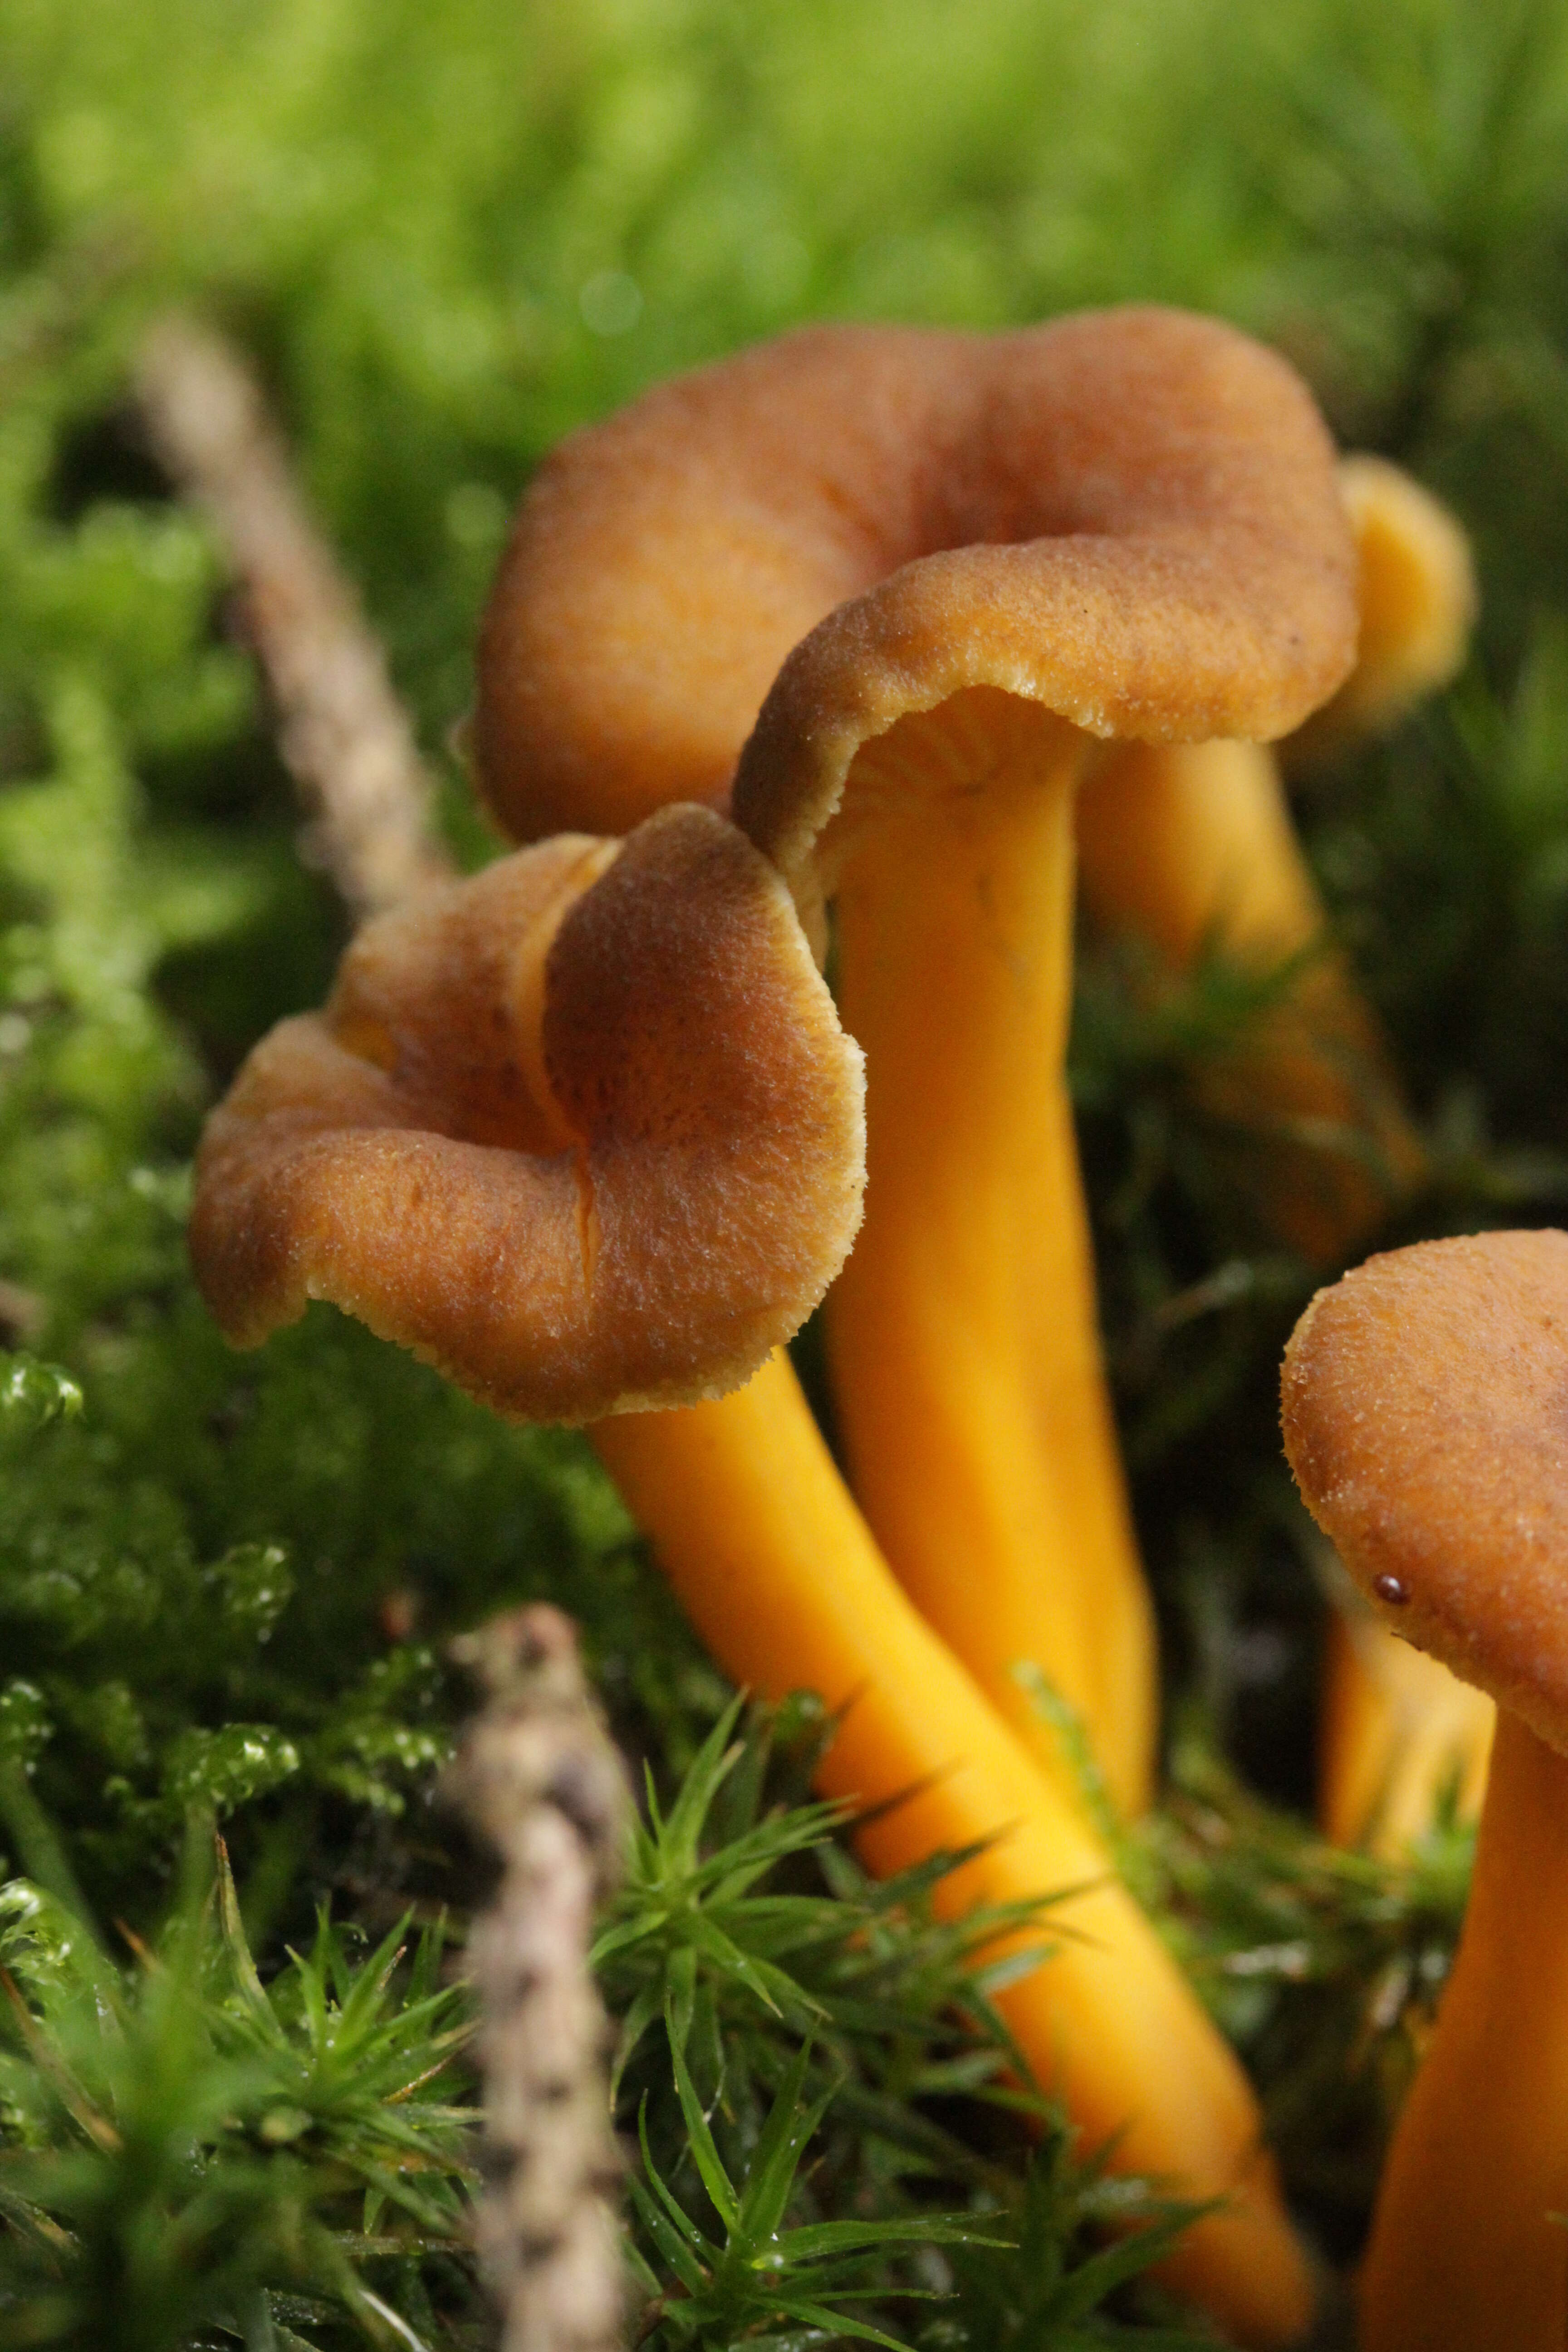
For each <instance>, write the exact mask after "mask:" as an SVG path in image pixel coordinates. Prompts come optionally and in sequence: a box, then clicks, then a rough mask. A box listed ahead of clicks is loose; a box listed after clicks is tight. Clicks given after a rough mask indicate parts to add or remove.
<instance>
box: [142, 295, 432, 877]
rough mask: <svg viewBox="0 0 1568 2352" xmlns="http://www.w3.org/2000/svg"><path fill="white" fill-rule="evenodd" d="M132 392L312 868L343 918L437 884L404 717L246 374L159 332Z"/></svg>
mask: <svg viewBox="0 0 1568 2352" xmlns="http://www.w3.org/2000/svg"><path fill="white" fill-rule="evenodd" d="M137 390H138V393H139V395H140V399H141V403H142V410H143V413H144V415H145V416H146V419H147V425H148V429H149V432H150V434H151V436H152V440H153V446H154V448H155V449H156V451H157V454H158V456H159V457H160V458H161V459H162V461H163V464H164V465H165V466H166V467H168V468H169V471H170V472H171V473H172V474H173V475H174V478H175V479H176V480H177V481H178V482H179V483H180V484H181V485H182V487H183V488H185V489H186V490H188V491H189V492H190V494H191V495H192V496H193V497H194V498H195V499H197V500H198V501H199V502H200V503H201V505H203V506H204V507H205V509H206V510H207V512H208V514H209V515H210V516H211V518H212V520H213V521H214V523H215V525H216V529H217V530H218V533H219V536H220V538H221V539H222V541H223V542H224V545H225V546H226V549H227V551H228V555H229V560H230V562H232V564H233V566H234V570H235V573H236V575H237V580H238V582H239V584H240V588H241V591H242V594H243V603H244V612H245V618H246V625H247V629H248V631H249V634H250V636H251V639H252V641H253V643H254V645H255V647H256V651H257V654H258V657H259V659H260V661H261V664H262V667H263V668H264V669H265V671H266V673H267V678H268V684H269V686H270V687H271V689H272V694H273V697H274V699H275V701H276V703H277V706H278V711H279V722H280V723H279V740H280V744H281V749H282V752H283V757H284V759H285V760H286V761H287V762H288V764H289V769H290V771H291V772H292V773H293V775H294V778H295V780H296V782H298V783H299V785H300V789H301V791H302V793H304V795H305V797H306V800H307V803H309V805H310V810H311V814H312V821H311V824H310V830H309V834H308V835H307V842H306V848H307V854H308V855H309V856H310V860H311V862H312V863H313V864H316V865H319V866H322V867H324V868H325V870H326V872H327V873H328V874H329V875H330V876H331V879H332V881H333V882H334V884H335V885H336V887H337V888H338V890H339V891H340V892H341V894H342V897H343V898H344V899H345V900H346V901H347V903H348V906H349V908H351V910H352V911H353V914H354V915H355V917H356V918H357V917H360V916H364V915H370V914H374V913H375V912H376V911H377V910H378V909H379V908H384V907H390V906H393V905H395V903H396V902H397V901H398V900H399V899H401V898H407V897H408V896H409V894H410V893H411V892H412V891H415V890H417V889H420V888H422V887H424V886H425V885H426V884H427V883H429V882H433V881H438V880H440V879H442V878H443V877H445V876H446V875H447V874H448V873H449V871H450V866H449V862H448V860H447V857H446V856H445V854H444V852H443V851H442V850H441V849H440V847H439V846H438V845H437V842H436V840H435V838H434V835H433V834H432V831H431V826H430V799H431V782H430V778H429V775H428V774H427V772H426V769H425V767H424V765H423V763H422V762H421V761H420V758H419V753H418V751H417V749H416V745H415V741H414V736H413V732H412V730H411V729H410V727H409V724H408V719H407V716H406V714H405V711H404V709H403V707H402V705H401V704H400V703H399V701H398V699H397V698H396V696H395V694H394V692H393V690H392V688H391V686H390V684H389V683H388V680H387V676H386V665H385V662H384V657H383V655H382V651H381V647H380V646H379V645H378V644H377V642H376V640H375V637H374V635H373V634H372V632H371V631H370V629H369V628H368V627H367V626H366V625H365V621H364V618H363V614H362V613H361V611H360V608H359V603H358V600H357V598H356V597H355V595H354V593H353V589H352V587H351V586H350V585H349V583H348V582H347V581H346V580H345V579H344V578H343V575H342V572H341V571H340V570H339V568H338V565H337V562H335V560H334V558H333V556H332V553H331V549H330V548H329V547H328V545H327V543H326V541H324V540H323V539H322V537H321V533H320V532H319V531H318V530H317V529H316V527H315V525H314V524H313V522H312V521H311V520H310V515H309V513H308V511H307V509H306V506H305V501H304V499H303V496H302V494H301V492H300V488H299V485H298V483H297V481H296V480H295V478H294V474H293V471H292V469H291V468H290V466H289V459H288V456H287V453H286V451H285V449H284V446H283V444H282V441H281V440H280V438H279V436H278V434H277V433H276V431H275V430H274V428H273V426H272V425H271V424H270V422H269V421H268V416H267V414H266V410H265V408H264V406H263V404H262V399H261V395H260V393H259V392H258V388H257V386H256V384H255V383H254V382H253V380H252V378H251V376H250V374H249V373H248V371H247V369H246V367H245V365H244V363H243V362H242V361H241V360H240V359H239V358H238V357H237V354H236V353H235V352H233V351H232V350H230V348H229V346H228V345H227V344H226V343H225V342H224V341H221V340H220V339H219V338H218V337H217V336H216V335H215V334H213V333H212V332H210V331H208V330H207V329H205V328H203V327H198V326H196V325H195V324H194V323H193V322H192V321H191V320H187V319H184V318H180V317H177V316H176V317H167V318H164V319H163V320H160V321H159V323H158V324H157V325H156V326H155V327H154V328H153V331H152V332H151V333H150V334H149V335H148V337H147V339H146V341H145V342H144V343H143V345H142V353H141V358H140V363H139V366H138V371H137Z"/></svg>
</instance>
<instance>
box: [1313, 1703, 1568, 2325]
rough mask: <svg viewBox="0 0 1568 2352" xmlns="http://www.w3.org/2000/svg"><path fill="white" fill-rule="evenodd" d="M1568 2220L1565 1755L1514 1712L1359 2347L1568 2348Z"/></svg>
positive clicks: (1393, 2172)
mask: <svg viewBox="0 0 1568 2352" xmlns="http://www.w3.org/2000/svg"><path fill="white" fill-rule="evenodd" d="M1565 2213H1568V1758H1565V1757H1563V1756H1561V1755H1559V1754H1557V1753H1556V1751H1555V1750H1554V1749H1552V1748H1548V1747H1546V1746H1545V1745H1544V1744H1543V1743H1542V1741H1541V1740H1539V1739H1538V1738H1536V1736H1535V1734H1534V1733H1533V1732H1532V1731H1531V1730H1529V1729H1528V1728H1527V1727H1525V1725H1524V1724H1522V1723H1521V1721H1520V1719H1519V1718H1518V1717H1517V1716H1513V1715H1510V1713H1509V1712H1508V1711H1507V1710H1506V1709H1504V1710H1500V1713H1499V1717H1498V1727H1497V1739H1496V1742H1495V1744H1494V1746H1493V1748H1492V1762H1491V1776H1490V1780H1489V1786H1488V1789H1487V1795H1486V1804H1485V1807H1484V1809H1483V1811H1482V1813H1481V1826H1480V1836H1479V1843H1478V1845H1477V1849H1476V1868H1475V1876H1474V1878H1473V1880H1472V1882H1471V1885H1470V1900H1469V1908H1468V1912H1467V1914H1466V1917H1465V1927H1464V1934H1463V1936H1462V1937H1461V1938H1460V1942H1459V1948H1458V1954H1457V1956H1456V1958H1455V1961H1454V1968H1453V1972H1452V1974H1451V1976H1450V1977H1449V1979H1448V1981H1447V1985H1446V1986H1445V1987H1444V1989H1443V1997H1442V2005H1441V2008H1440V2010H1439V2011H1438V2017H1437V2026H1436V2032H1435V2033H1434V2034H1433V2037H1432V2041H1431V2044H1430V2047H1429V2048H1428V2050H1427V2052H1426V2057H1425V2059H1424V2060H1423V2062H1422V2065H1421V2070H1420V2072H1419V2074H1417V2075H1416V2077H1415V2083H1414V2084H1413V2085H1412V2088H1411V2092H1410V2096H1409V2098H1408V2099H1407V2100H1406V2102H1405V2109H1404V2112H1403V2114H1402V2115H1401V2116H1400V2118H1399V2125H1398V2128H1397V2130H1396V2131H1395V2133H1394V2144H1393V2146H1392V2147H1391V2148H1390V2150H1389V2154H1388V2162H1387V2165H1386V2167H1385V2168H1384V2177H1383V2185H1382V2188H1381V2189H1380V2191H1379V2195H1378V2201H1377V2210H1376V2213H1375V2215H1374V2216H1373V2231H1372V2241H1371V2243H1370V2245H1369V2247H1368V2249H1367V2254H1366V2259H1365V2263H1364V2264H1363V2269H1362V2273H1361V2284H1360V2304H1361V2334H1360V2338H1359V2341H1360V2344H1361V2347H1362V2352H1415V2347H1417V2346H1419V2347H1420V2352H1504V2347H1506V2352H1561V2347H1562V2346H1563V2343H1564V2342H1568V2234H1565V2232H1564V2229H1563V2215H1564V2214H1565Z"/></svg>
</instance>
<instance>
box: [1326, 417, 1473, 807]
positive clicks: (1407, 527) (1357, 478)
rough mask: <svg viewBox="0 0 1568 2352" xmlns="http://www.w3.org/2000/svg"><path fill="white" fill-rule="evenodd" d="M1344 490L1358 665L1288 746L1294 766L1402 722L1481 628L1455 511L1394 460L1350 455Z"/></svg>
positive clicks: (1453, 667)
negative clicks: (1353, 563)
mask: <svg viewBox="0 0 1568 2352" xmlns="http://www.w3.org/2000/svg"><path fill="white" fill-rule="evenodd" d="M1340 489H1341V493H1342V496H1343V499H1344V502H1345V506H1346V508H1347V509H1348V510H1349V514H1350V519H1351V528H1352V530H1353V531H1354V533H1355V542H1356V557H1357V572H1358V593H1357V602H1358V604H1359V605H1360V608H1361V633H1360V637H1359V641H1358V643H1357V646H1356V663H1355V667H1354V669H1352V672H1351V674H1350V676H1349V677H1347V678H1346V680H1345V682H1344V684H1343V686H1342V687H1341V688H1340V690H1339V692H1338V693H1337V694H1336V695H1334V696H1332V697H1331V698H1330V700H1329V701H1327V702H1325V703H1324V704H1323V706H1322V708H1321V709H1320V710H1315V711H1314V712H1313V713H1312V716H1311V717H1310V719H1308V721H1307V723H1306V725H1305V726H1304V727H1302V728H1300V729H1298V730H1297V732H1296V733H1295V735H1293V736H1292V737H1291V738H1290V740H1289V742H1288V743H1287V744H1286V745H1285V746H1284V751H1285V756H1286V760H1287V762H1288V763H1289V765H1291V766H1295V765H1297V764H1299V763H1300V762H1301V761H1304V760H1310V759H1313V758H1315V757H1316V756H1317V755H1318V754H1319V753H1320V752H1321V751H1327V750H1330V749H1331V748H1332V747H1333V746H1334V745H1335V744H1337V743H1340V742H1343V741H1346V740H1352V739H1354V738H1357V737H1360V736H1363V735H1381V734H1383V733H1384V732H1385V731H1386V730H1388V729H1389V728H1391V727H1395V726H1397V725H1398V724H1399V722H1400V720H1401V719H1404V718H1405V716H1406V714H1407V713H1408V712H1409V711H1411V710H1413V709H1415V705H1416V704H1417V703H1418V702H1421V701H1424V700H1425V698H1426V696H1427V695H1429V694H1435V693H1436V691H1437V690H1438V688H1440V687H1445V686H1447V684H1448V683H1449V681H1450V680H1451V679H1452V678H1453V677H1455V676H1456V675H1457V674H1458V670H1459V668H1460V667H1461V666H1462V664H1463V662H1464V658H1465V656H1466V654H1467V652H1468V649H1469V640H1470V631H1471V629H1472V628H1473V627H1474V625H1475V619H1476V606H1477V593H1476V574H1475V566H1474V564H1473V562H1471V559H1470V545H1469V541H1468V539H1467V538H1466V537H1465V534H1464V532H1463V530H1461V529H1460V527H1459V525H1458V523H1457V522H1456V521H1455V520H1454V518H1453V516H1452V515H1451V514H1450V513H1449V512H1448V509H1447V507H1445V506H1444V505H1442V503H1441V502H1440V501H1439V500H1438V499H1435V498H1434V497H1433V496H1432V493H1431V491H1430V490H1427V489H1425V488H1423V487H1422V485H1421V484H1420V483H1419V482H1417V481H1415V480H1414V479H1413V478H1411V476H1410V475H1408V474H1407V473H1405V471H1404V469H1403V468H1402V467H1398V466H1391V465H1390V464H1389V462H1388V460H1387V458H1386V457H1370V456H1367V455H1364V454H1363V455H1359V456H1356V457H1346V458H1343V459H1342V461H1341V465H1340Z"/></svg>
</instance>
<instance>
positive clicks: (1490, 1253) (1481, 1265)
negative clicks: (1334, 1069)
mask: <svg viewBox="0 0 1568 2352" xmlns="http://www.w3.org/2000/svg"><path fill="white" fill-rule="evenodd" d="M1282 1395H1283V1424H1284V1432H1285V1451H1286V1453H1287V1454H1288V1455H1289V1461H1290V1466H1291V1468H1292V1469H1293V1470H1294V1472H1295V1474H1296V1479H1297V1483H1298V1485H1299V1486H1300V1489H1301V1493H1302V1496H1303V1498H1304V1499H1305V1501H1306V1504H1307V1507H1308V1509H1309V1510H1310V1512H1311V1513H1312V1516H1313V1517H1314V1518H1315V1519H1316V1520H1317V1521H1318V1523H1319V1525H1320V1526H1321V1528H1322V1529H1323V1531H1324V1533H1325V1534H1326V1535H1328V1536H1329V1537H1330V1538H1331V1541H1332V1542H1333V1543H1334V1545H1335V1546H1336V1548H1337V1549H1338V1550H1339V1552H1340V1555H1341V1557H1342V1559H1343V1561H1344V1563H1345V1566H1346V1567H1347V1569H1348V1570H1350V1572H1351V1574H1352V1577H1353V1578H1354V1579H1355V1580H1356V1582H1357V1584H1358V1585H1359V1586H1360V1588H1361V1590H1362V1591H1363V1593H1364V1594H1365V1595H1366V1597H1367V1599H1368V1600H1369V1601H1371V1602H1372V1604H1373V1608H1374V1609H1375V1610H1376V1611H1377V1613H1378V1615H1379V1616H1380V1617H1381V1618H1382V1619H1383V1621H1384V1623H1385V1624H1387V1625H1388V1626H1389V1628H1390V1629H1391V1631H1393V1632H1394V1633H1398V1634H1400V1635H1402V1636H1403V1637H1404V1638H1405V1639H1406V1640H1408V1641H1411V1642H1413V1643H1415V1644H1416V1645H1417V1647H1419V1648H1421V1649H1424V1650H1426V1651H1429V1652H1430V1653H1431V1654H1432V1655H1433V1656H1434V1657H1437V1658H1440V1659H1441V1660H1442V1661H1443V1663H1444V1664H1446V1665H1447V1666H1449V1667H1451V1668H1452V1669H1453V1671H1454V1673H1456V1674H1457V1675H1461V1676H1462V1677H1463V1678H1464V1679H1465V1680H1466V1681H1467V1682H1471V1683H1475V1684H1477V1685H1479V1687H1480V1688H1481V1689H1483V1690H1486V1691H1489V1692H1490V1693H1491V1695H1492V1696H1493V1697H1494V1698H1496V1699H1497V1701H1498V1703H1499V1705H1500V1706H1505V1707H1508V1708H1510V1709H1511V1711H1512V1712H1513V1713H1515V1714H1516V1715H1518V1716H1520V1717H1522V1719H1523V1720H1524V1721H1525V1722H1526V1723H1527V1724H1528V1725H1529V1726H1530V1727H1531V1729H1532V1730H1533V1731H1534V1732H1536V1734H1537V1735H1538V1736H1539V1737H1540V1738H1542V1739H1544V1740H1545V1741H1547V1742H1548V1744H1549V1745H1551V1746H1552V1747H1554V1748H1560V1749H1563V1750H1564V1751H1568V1234H1562V1233H1558V1232H1555V1231H1552V1230H1546V1231H1542V1232H1535V1233H1492V1234H1476V1235H1473V1236H1467V1237H1462V1238H1458V1239H1453V1240H1447V1241H1436V1242H1423V1243H1419V1244H1416V1245H1415V1246H1414V1247H1412V1248H1409V1249H1403V1250H1394V1251H1391V1252H1388V1253H1387V1254H1386V1255H1382V1256H1378V1257H1373V1258H1370V1259H1369V1260H1368V1261H1367V1263H1366V1264H1365V1265H1363V1266H1359V1267H1357V1268H1356V1269H1355V1270H1354V1271H1353V1272H1352V1273H1350V1274H1348V1275H1346V1276H1344V1278H1343V1280H1342V1281H1340V1282H1338V1283H1335V1284H1334V1285H1333V1286H1331V1287H1330V1288H1329V1289H1326V1290H1322V1291H1320V1292H1319V1293H1318V1296H1317V1297H1316V1298H1315V1299H1314V1300H1313V1301H1312V1303H1311V1305H1310V1307H1308V1309H1307V1311H1306V1313H1305V1314H1304V1315H1303V1317H1302V1318H1301V1320H1300V1323H1299V1324H1298V1325H1297V1327H1296V1330H1295V1332H1294V1334H1293V1335H1292V1338H1291V1340H1290V1343H1289V1347H1288V1349H1286V1354H1285V1366H1284V1374H1283V1381H1282Z"/></svg>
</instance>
